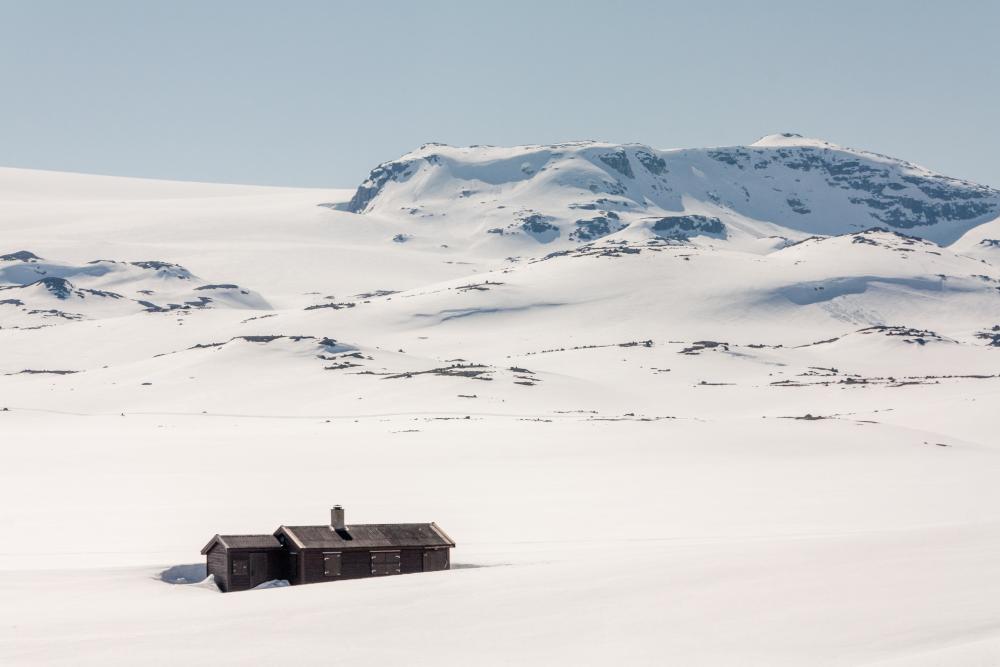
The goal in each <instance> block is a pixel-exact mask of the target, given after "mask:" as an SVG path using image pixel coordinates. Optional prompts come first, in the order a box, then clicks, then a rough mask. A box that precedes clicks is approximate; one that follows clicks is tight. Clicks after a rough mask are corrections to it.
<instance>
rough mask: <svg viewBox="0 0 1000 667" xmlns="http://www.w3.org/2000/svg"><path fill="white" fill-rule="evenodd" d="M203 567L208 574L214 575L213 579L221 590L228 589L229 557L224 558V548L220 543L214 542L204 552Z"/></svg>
mask: <svg viewBox="0 0 1000 667" xmlns="http://www.w3.org/2000/svg"><path fill="white" fill-rule="evenodd" d="M205 566H206V567H205V569H206V570H207V572H208V574H213V575H215V581H216V584H217V585H218V587H219V589H220V590H222V591H228V590H229V559H228V558H226V549H225V547H223V546H222V545H221V544H216V545H215V546H214V547H212V548H211V550H209V552H208V553H207V554H205Z"/></svg>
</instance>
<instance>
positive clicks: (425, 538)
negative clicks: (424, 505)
mask: <svg viewBox="0 0 1000 667" xmlns="http://www.w3.org/2000/svg"><path fill="white" fill-rule="evenodd" d="M454 546H455V542H453V541H452V539H451V538H450V537H448V535H447V534H446V533H445V532H444V531H443V530H441V529H440V528H439V527H438V525H437V524H435V523H390V524H352V525H346V524H345V523H344V510H343V508H342V507H340V506H339V505H337V506H335V507H334V508H333V509H332V510H331V512H330V523H329V524H327V525H322V526H281V527H280V528H278V530H276V531H275V532H274V534H273V535H239V536H234V535H216V536H215V537H214V538H212V541H210V542H209V543H208V544H207V545H205V548H204V549H202V551H201V553H202V554H205V555H206V556H207V559H208V573H209V574H214V575H215V579H216V581H217V582H218V585H219V588H220V589H222V590H223V591H238V590H247V589H249V588H253V587H255V586H258V585H260V584H261V583H263V582H265V581H270V580H271V579H286V580H288V583H290V584H292V585H296V584H313V583H318V582H321V581H339V580H341V579H360V578H362V577H379V576H387V575H392V574H409V573H413V572H433V571H435V570H447V569H449V568H450V567H451V557H450V550H451V549H452V548H454ZM261 577H265V578H263V579H261Z"/></svg>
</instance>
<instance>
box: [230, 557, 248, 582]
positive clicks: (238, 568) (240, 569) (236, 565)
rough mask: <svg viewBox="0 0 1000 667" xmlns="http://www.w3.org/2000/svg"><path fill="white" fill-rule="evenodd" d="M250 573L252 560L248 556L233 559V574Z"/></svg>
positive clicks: (241, 575) (243, 575) (244, 574)
mask: <svg viewBox="0 0 1000 667" xmlns="http://www.w3.org/2000/svg"><path fill="white" fill-rule="evenodd" d="M248 574H250V561H248V560H247V559H246V558H234V559H233V576H236V577H245V576H247V575H248Z"/></svg>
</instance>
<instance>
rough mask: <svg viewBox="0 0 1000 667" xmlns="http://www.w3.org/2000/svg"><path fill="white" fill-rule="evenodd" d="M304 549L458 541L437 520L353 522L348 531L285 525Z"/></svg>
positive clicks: (448, 544)
mask: <svg viewBox="0 0 1000 667" xmlns="http://www.w3.org/2000/svg"><path fill="white" fill-rule="evenodd" d="M282 532H284V533H285V534H286V535H288V537H289V538H291V540H292V541H293V542H294V543H295V544H296V545H297V546H298V547H299V548H301V549H379V548H387V549H391V548H406V547H453V546H455V542H454V541H452V539H451V538H450V537H448V535H447V534H446V533H445V532H444V531H443V530H441V529H440V528H439V527H438V525H437V524H436V523H369V524H357V525H349V526H346V527H345V530H342V531H341V530H334V529H333V528H331V527H330V526H281V527H280V528H278V530H277V531H276V532H275V535H277V534H279V533H282Z"/></svg>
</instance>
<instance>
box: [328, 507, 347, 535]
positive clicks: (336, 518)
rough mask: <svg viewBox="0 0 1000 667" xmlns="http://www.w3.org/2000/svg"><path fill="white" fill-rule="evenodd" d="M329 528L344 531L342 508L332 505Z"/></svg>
mask: <svg viewBox="0 0 1000 667" xmlns="http://www.w3.org/2000/svg"><path fill="white" fill-rule="evenodd" d="M330 528H333V529H334V530H345V528H344V508H343V507H341V506H340V505H334V506H333V509H332V510H330Z"/></svg>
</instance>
